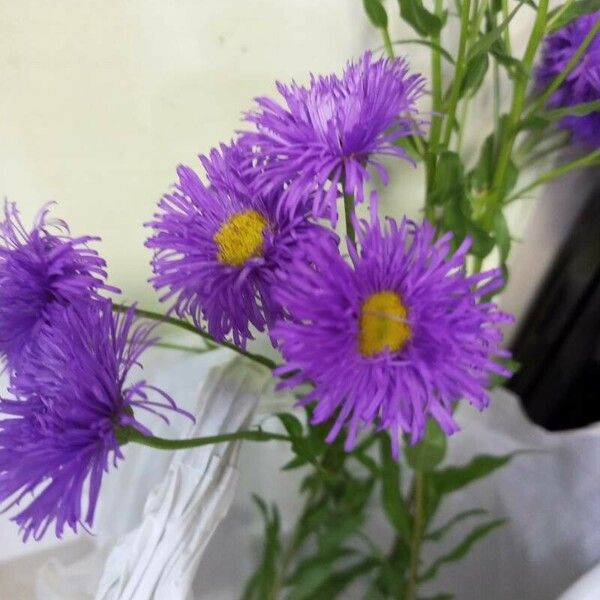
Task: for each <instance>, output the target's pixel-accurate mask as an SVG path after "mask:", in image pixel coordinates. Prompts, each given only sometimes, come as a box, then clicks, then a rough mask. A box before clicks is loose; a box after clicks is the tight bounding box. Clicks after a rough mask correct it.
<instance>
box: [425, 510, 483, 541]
mask: <svg viewBox="0 0 600 600" xmlns="http://www.w3.org/2000/svg"><path fill="white" fill-rule="evenodd" d="M486 514H487V510H484V509H483V508H472V509H471V510H465V511H463V512H460V513H458V514H457V515H454V517H452V518H451V519H450V520H449V521H448V522H447V523H444V524H443V525H442V526H441V527H438V529H434V530H433V531H431V532H430V533H428V534H427V535H425V536H423V539H425V540H428V541H430V542H438V541H439V540H441V539H442V538H443V537H444V536H445V535H446V534H447V533H448V532H449V531H450V530H451V529H453V528H454V526H455V525H457V524H458V523H460V522H462V521H465V520H466V519H470V518H472V517H480V516H482V515H486Z"/></svg>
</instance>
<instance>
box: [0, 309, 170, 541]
mask: <svg viewBox="0 0 600 600" xmlns="http://www.w3.org/2000/svg"><path fill="white" fill-rule="evenodd" d="M134 312H135V311H134V310H133V309H131V310H129V312H127V313H126V314H125V315H122V316H119V317H115V316H113V313H112V305H111V303H110V302H107V301H105V302H102V303H100V302H97V303H84V304H70V305H68V306H66V307H62V306H55V307H53V308H52V309H51V315H50V319H49V320H48V322H46V323H44V324H43V325H42V327H41V330H40V333H39V336H38V340H37V343H36V344H35V345H33V346H30V347H28V348H27V349H26V351H25V354H26V357H25V358H26V360H24V365H23V369H21V370H19V371H18V372H17V374H16V375H15V376H14V377H13V379H12V382H11V391H12V392H13V394H14V395H15V399H1V400H0V413H1V414H2V419H0V502H3V503H4V504H5V508H10V507H13V506H15V505H17V504H19V505H20V504H21V503H22V501H24V500H25V499H26V498H27V499H28V500H29V496H30V495H33V498H32V499H31V500H30V501H29V503H28V505H27V506H26V507H25V508H23V509H22V510H21V511H20V512H19V513H18V514H17V515H16V516H15V517H14V518H13V520H14V521H16V522H17V523H18V524H19V525H20V527H21V529H22V530H23V535H24V538H25V539H27V538H28V537H29V536H33V537H34V538H35V539H39V538H41V537H42V536H43V535H44V533H45V532H46V530H47V529H48V527H50V525H51V524H52V523H55V530H56V535H57V537H61V535H62V533H63V530H64V528H65V526H68V527H70V528H71V529H73V530H74V531H77V526H78V524H80V523H85V524H87V525H89V526H91V525H92V523H93V519H94V510H95V507H96V502H97V499H98V494H99V490H100V484H101V481H102V476H103V473H104V472H105V471H108V468H109V465H110V464H111V463H112V464H113V466H116V463H117V460H118V459H121V458H123V455H122V453H121V450H120V448H119V439H118V430H119V428H121V427H133V428H135V429H138V430H139V431H141V432H142V433H144V434H146V435H148V434H149V433H150V432H149V431H148V430H147V429H146V428H145V427H144V426H143V425H142V424H141V423H140V422H139V421H138V420H137V419H136V418H135V416H134V409H137V408H143V409H146V410H149V411H151V412H153V413H156V414H159V413H157V412H156V409H157V408H165V409H175V410H179V409H176V407H175V404H174V403H173V401H172V400H171V399H170V398H169V397H168V396H167V395H166V394H165V393H164V392H161V391H160V390H157V389H156V388H153V387H152V386H150V385H148V384H147V383H146V382H145V381H138V382H136V383H126V379H127V376H128V375H129V373H130V371H131V369H132V367H133V366H134V365H135V364H137V361H138V359H139V357H140V355H141V354H142V352H143V351H144V350H145V349H146V348H148V347H149V346H150V345H151V344H152V343H153V341H154V340H153V339H151V338H150V337H149V336H150V333H151V330H152V326H149V325H147V324H139V325H137V324H134ZM149 391H152V392H155V393H157V394H158V396H159V400H157V401H153V400H151V399H149V397H148V392H149ZM179 412H182V411H179ZM163 418H164V419H165V420H166V417H163ZM86 492H87V498H88V500H87V508H86V509H85V510H84V509H83V507H82V504H84V500H83V498H84V497H85V493H86Z"/></svg>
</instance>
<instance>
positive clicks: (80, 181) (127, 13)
mask: <svg viewBox="0 0 600 600" xmlns="http://www.w3.org/2000/svg"><path fill="white" fill-rule="evenodd" d="M393 4H394V6H392V3H391V2H388V7H389V9H390V10H389V12H390V15H392V14H393V15H394V18H392V21H393V23H394V27H393V29H394V31H393V36H392V37H393V38H394V39H398V38H400V37H414V34H413V33H411V32H409V31H407V30H401V28H400V27H399V25H398V22H397V19H396V18H395V14H396V9H395V2H394V3H393ZM530 16H531V13H527V12H525V13H523V18H522V19H521V23H520V24H519V26H523V27H526V26H529V24H528V20H529V18H530ZM515 37H516V38H517V40H516V41H517V43H518V42H519V36H515ZM521 41H522V40H521ZM448 44H449V45H451V42H448ZM379 45H380V41H379V38H378V35H377V32H375V31H374V30H373V29H372V27H371V26H370V25H369V24H368V22H367V20H366V18H365V16H364V14H363V12H362V6H361V2H360V0H253V1H248V2H241V1H240V0H177V1H175V0H170V1H165V0H161V1H158V0H128V1H127V2H122V1H117V0H85V1H83V2H82V1H75V0H62V1H60V2H44V1H42V0H37V1H35V0H19V1H17V0H12V1H11V0H0V140H1V141H0V197H7V198H9V199H10V200H14V201H17V202H18V203H19V206H20V207H21V209H22V212H23V215H24V219H25V221H26V223H29V222H31V220H32V219H33V217H34V215H35V214H36V212H37V210H38V209H39V207H40V206H41V205H42V204H43V203H44V202H46V201H48V200H56V201H58V202H59V207H58V208H57V209H56V210H55V212H54V214H56V215H57V216H61V217H63V218H65V219H66V220H67V221H68V222H69V223H70V224H71V227H72V230H73V232H74V233H76V234H84V233H86V234H87V233H89V234H99V235H101V236H102V237H103V239H104V241H103V243H102V245H101V246H100V249H101V252H102V254H103V255H104V256H105V258H106V259H107V260H108V262H109V269H110V276H111V280H112V282H113V283H114V284H115V285H118V286H120V287H121V288H122V289H123V290H124V292H125V297H126V299H128V300H130V299H139V300H140V301H141V303H142V304H143V305H145V306H152V305H155V304H156V295H155V294H154V293H153V292H152V290H151V289H150V288H149V286H148V285H147V284H146V279H147V278H148V276H149V275H150V269H149V266H148V260H149V258H150V253H149V251H147V250H146V249H145V248H144V247H143V241H144V239H145V231H144V229H143V227H142V223H143V222H144V221H147V220H148V219H149V218H150V217H151V215H152V212H153V210H154V206H155V203H156V201H157V200H158V198H159V197H160V195H161V194H162V193H163V192H164V191H166V190H167V189H168V187H169V185H170V184H171V183H172V182H174V180H175V177H176V176H175V166H176V165H177V164H178V163H187V164H190V165H193V166H195V165H197V162H196V158H195V157H196V155H197V154H198V153H204V152H207V151H208V150H209V149H210V147H211V146H214V145H215V144H217V143H218V142H219V141H227V140H229V139H230V138H231V136H232V135H233V133H234V131H235V130H236V129H237V128H239V127H240V121H239V115H240V113H241V112H242V111H244V110H246V109H248V108H249V107H250V106H251V99H252V98H253V97H254V96H257V95H259V94H265V93H271V94H272V93H274V85H273V82H274V80H275V79H278V78H279V79H282V80H290V79H292V78H296V79H297V80H299V81H304V80H306V78H307V73H308V72H309V71H311V70H313V71H315V72H327V71H331V70H339V69H340V68H341V67H342V65H343V63H344V61H345V60H346V59H347V58H348V57H351V56H353V57H356V56H357V55H359V54H360V53H361V52H362V51H363V50H364V49H365V48H367V47H372V48H376V47H378V46H379ZM402 52H405V53H410V56H411V63H412V65H413V67H414V69H415V70H422V71H424V72H427V68H428V56H427V55H426V53H425V52H424V51H423V50H422V49H421V48H419V47H418V46H415V47H412V46H410V47H409V46H403V47H402ZM488 107H489V104H488ZM487 109H488V108H486V99H484V100H483V102H482V107H474V109H473V110H472V116H471V123H472V125H473V127H472V129H471V130H470V131H469V135H470V136H471V140H470V142H471V144H472V145H473V146H476V144H478V143H479V141H480V140H481V139H483V137H485V136H486V135H487V134H488V133H489V130H490V128H491V123H490V120H489V118H488V117H487V114H488V113H487ZM577 181H578V183H577V187H576V188H575V189H577V190H578V193H580V192H581V191H582V190H583V186H582V185H581V183H580V181H581V180H577ZM565 185H566V186H567V187H569V188H571V189H574V184H573V181H570V182H569V183H567V184H563V188H564V186H565ZM562 192H563V193H564V189H562ZM563 193H561V189H559V191H558V192H556V191H552V190H547V191H545V192H544V194H543V197H542V200H543V201H542V202H539V203H538V208H537V209H536V218H535V219H533V220H530V221H529V225H527V229H526V225H525V223H526V222H527V217H528V215H529V214H530V213H531V211H532V210H533V209H534V203H533V201H528V202H526V203H521V204H518V205H515V206H514V208H513V209H512V211H511V214H510V221H511V222H512V223H514V224H515V225H516V226H517V227H516V235H517V237H521V236H522V235H523V236H524V237H525V238H526V239H527V240H528V241H527V243H526V244H525V245H523V246H520V247H518V248H516V252H515V254H514V256H515V258H513V264H514V269H513V280H512V283H511V286H510V287H509V289H508V290H507V292H506V293H505V295H504V299H503V301H504V304H505V306H506V307H507V308H509V309H510V310H512V311H513V312H515V313H517V314H522V312H523V310H524V307H525V306H526V303H527V300H528V298H529V296H530V295H531V292H532V291H533V289H534V288H535V284H536V282H537V281H539V277H540V276H541V272H542V268H543V267H544V266H545V265H546V264H547V263H548V261H549V260H550V258H551V256H552V253H553V251H554V249H555V248H556V246H557V244H558V242H559V240H560V238H561V236H562V235H564V232H565V230H566V226H567V224H568V223H569V221H570V220H571V219H572V217H573V215H574V209H575V208H576V206H577V204H578V203H579V202H580V200H581V199H583V196H581V195H575V194H572V193H571V194H569V196H568V198H567V199H566V202H565V201H564V200H563V198H562V197H561V196H563V195H564V194H563ZM421 199H422V170H421V169H417V170H414V169H412V168H410V167H408V166H405V165H402V164H400V163H396V165H395V169H394V172H393V177H392V185H391V186H390V188H389V189H388V190H386V193H385V198H384V200H385V203H384V206H385V207H386V211H387V212H388V213H390V214H395V215H401V214H403V213H408V214H409V215H411V216H414V217H416V216H418V207H419V205H420V203H421ZM0 539H1V540H2V544H1V545H0V560H2V559H3V558H7V557H9V556H15V555H16V554H20V553H23V552H24V551H31V550H32V548H31V546H28V547H26V548H24V547H23V546H21V545H20V542H18V540H17V538H16V536H15V531H14V528H13V527H12V525H9V524H8V521H7V520H6V518H2V519H0Z"/></svg>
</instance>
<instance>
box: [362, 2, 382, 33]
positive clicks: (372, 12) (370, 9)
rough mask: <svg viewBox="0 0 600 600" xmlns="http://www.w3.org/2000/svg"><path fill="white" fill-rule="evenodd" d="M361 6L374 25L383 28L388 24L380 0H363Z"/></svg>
mask: <svg viewBox="0 0 600 600" xmlns="http://www.w3.org/2000/svg"><path fill="white" fill-rule="evenodd" d="M363 7H364V9H365V12H366V13H367V16H368V17H369V20H370V21H371V23H373V25H375V27H380V28H383V29H385V28H386V27H387V26H388V16H387V13H386V12H385V8H384V7H383V4H382V3H381V0H363Z"/></svg>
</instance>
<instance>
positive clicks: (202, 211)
mask: <svg viewBox="0 0 600 600" xmlns="http://www.w3.org/2000/svg"><path fill="white" fill-rule="evenodd" d="M200 160H201V162H202V165H203V166H204V169H205V171H206V174H207V178H208V181H209V184H210V185H208V186H205V185H204V184H203V183H202V181H201V180H200V178H199V177H198V175H197V174H196V173H195V172H194V171H192V169H190V168H188V167H183V166H181V167H179V169H178V174H179V184H178V185H177V186H176V187H175V189H174V190H173V192H172V193H170V194H167V195H166V196H164V197H163V199H162V200H161V201H160V203H159V209H160V212H158V213H157V214H156V215H155V218H154V221H152V222H151V223H149V226H150V227H152V228H153V229H154V235H153V236H152V237H151V238H150V239H149V240H148V241H147V243H146V245H147V246H148V247H149V248H152V249H154V250H155V256H154V259H153V262H152V265H153V269H154V273H155V275H154V277H153V278H152V280H151V281H152V283H153V285H154V286H155V287H156V288H157V289H160V288H166V290H167V292H166V294H165V295H164V296H163V297H162V298H161V300H162V301H165V300H170V299H174V305H173V310H174V311H175V313H176V314H177V315H178V316H179V317H181V318H183V317H186V316H187V315H190V316H191V317H192V319H193V321H194V323H195V324H196V326H197V327H199V328H201V327H202V321H203V319H205V320H206V321H207V323H208V331H209V333H210V334H211V335H212V336H213V337H215V338H216V339H218V340H223V339H224V338H225V336H227V335H229V334H230V333H231V334H232V335H233V340H234V342H235V343H236V344H238V345H241V346H243V345H244V344H245V342H246V340H247V339H248V338H251V337H252V334H251V332H250V325H253V326H254V327H256V329H258V330H259V331H262V330H264V328H265V326H268V327H270V326H271V325H272V324H273V323H274V322H275V320H276V319H277V318H279V317H281V316H282V311H281V306H280V305H279V304H278V303H277V302H276V301H275V300H274V299H273V296H272V288H273V285H274V284H275V283H276V282H277V281H278V278H279V276H280V273H281V272H282V269H283V267H284V266H285V265H286V264H287V263H288V262H289V261H290V260H291V258H292V257H293V256H296V254H297V253H299V252H300V251H301V249H302V248H303V247H305V246H307V245H310V244H312V243H313V240H314V239H316V238H318V237H321V236H327V237H328V238H329V239H331V238H332V235H331V234H330V233H328V232H326V230H325V229H324V228H322V227H320V226H318V225H315V224H313V223H310V222H309V221H308V220H307V219H306V218H305V217H304V216H303V215H300V214H295V215H292V214H290V213H285V214H284V213H282V212H281V211H278V210H277V203H278V200H279V197H280V192H277V191H274V190H273V191H271V192H270V193H262V194H261V193H254V192H253V191H252V189H251V183H252V181H253V173H252V170H251V164H252V157H251V155H249V154H248V153H247V151H245V150H243V149H241V148H240V147H239V146H236V145H233V146H224V145H223V146H221V150H220V152H219V151H218V150H216V149H214V150H212V151H211V153H210V156H209V157H200Z"/></svg>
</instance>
